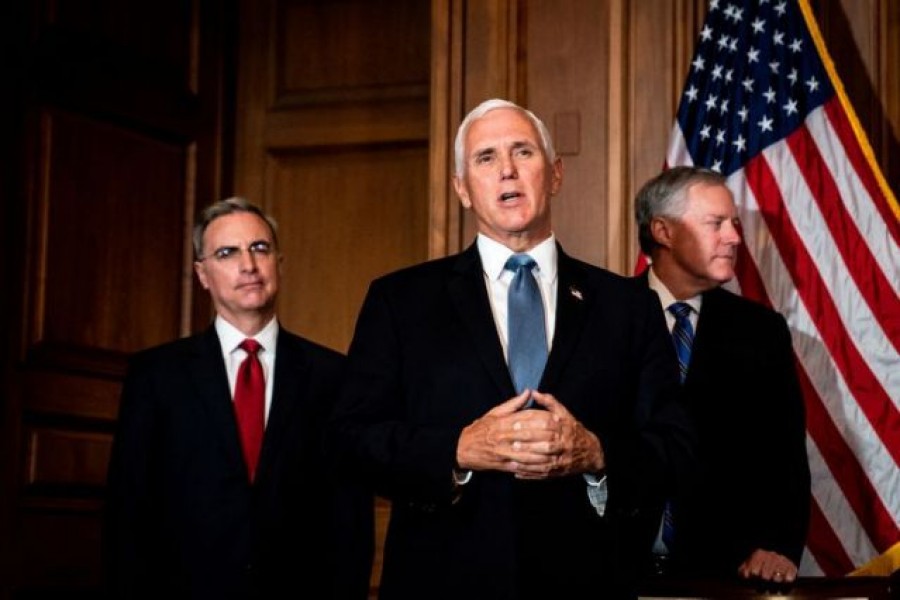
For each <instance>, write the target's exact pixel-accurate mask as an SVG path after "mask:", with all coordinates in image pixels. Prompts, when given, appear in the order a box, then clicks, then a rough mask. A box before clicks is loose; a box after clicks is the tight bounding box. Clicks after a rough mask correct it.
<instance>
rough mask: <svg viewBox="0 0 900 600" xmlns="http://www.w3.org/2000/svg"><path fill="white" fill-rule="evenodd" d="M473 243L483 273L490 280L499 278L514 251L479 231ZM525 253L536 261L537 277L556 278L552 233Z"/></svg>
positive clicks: (554, 240)
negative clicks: (478, 255)
mask: <svg viewBox="0 0 900 600" xmlns="http://www.w3.org/2000/svg"><path fill="white" fill-rule="evenodd" d="M475 243H476V244H477V246H478V253H479V254H480V255H481V265H482V267H483V268H484V273H485V275H487V277H488V279H490V280H492V281H493V280H496V279H499V278H500V276H501V275H503V270H504V266H505V265H506V261H507V260H508V259H509V257H510V256H512V255H513V254H515V253H514V252H513V251H512V250H510V249H509V248H507V247H506V246H504V245H503V244H501V243H500V242H498V241H496V240H492V239H491V238H489V237H488V236H486V235H483V234H481V233H479V234H478V236H477V237H476V239H475ZM526 254H528V255H529V256H531V258H533V259H534V262H536V263H537V266H538V270H537V273H538V276H539V277H541V278H542V279H545V280H547V281H550V282H552V281H555V280H556V271H557V255H558V252H557V248H556V237H555V236H554V235H553V234H550V237H548V238H547V239H546V240H544V241H543V242H541V243H540V244H538V245H537V246H535V247H534V248H532V249H531V250H529V251H528V252H527V253H526Z"/></svg>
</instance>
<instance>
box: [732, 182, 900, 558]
mask: <svg viewBox="0 0 900 600" xmlns="http://www.w3.org/2000/svg"><path fill="white" fill-rule="evenodd" d="M748 166H749V165H748ZM772 184H773V185H774V182H772ZM736 275H737V277H738V281H739V282H740V284H741V293H742V295H743V296H746V297H748V298H752V299H753V300H756V301H757V302H760V303H762V304H764V305H766V306H768V307H769V308H771V307H772V302H771V300H770V299H769V296H768V293H767V292H766V289H765V286H764V285H763V281H762V278H761V277H760V275H759V270H758V269H757V268H756V265H755V263H754V262H753V260H752V258H751V256H750V253H749V252H748V251H747V249H746V246H745V245H744V244H741V245H740V246H739V247H738V261H737V268H736ZM796 366H797V369H796V370H797V377H798V379H799V381H800V387H801V389H802V391H803V398H804V401H805V405H806V429H807V431H808V432H809V435H810V436H811V437H812V438H813V440H814V441H815V443H816V446H817V447H818V448H819V452H820V454H821V455H822V458H823V460H824V461H825V464H826V466H827V467H828V469H829V470H830V471H831V473H832V474H833V475H834V476H835V479H836V483H837V484H838V487H840V488H841V490H842V491H843V493H844V496H845V497H846V498H847V502H848V503H849V504H850V506H851V507H852V508H853V512H854V513H856V515H857V517H858V519H859V521H860V523H861V524H862V526H863V528H864V529H865V530H866V532H867V533H868V535H869V537H870V539H872V541H873V543H874V544H876V546H877V547H878V548H879V549H880V550H882V551H883V550H885V549H887V548H888V547H889V546H890V545H891V544H893V543H894V542H895V541H896V540H897V539H898V538H900V530H898V528H897V525H896V523H895V522H894V519H893V518H892V517H891V514H890V511H888V509H887V507H886V506H885V505H884V503H883V502H882V501H881V498H880V497H879V495H878V493H877V491H876V490H875V488H874V486H873V485H872V482H871V480H870V479H869V477H868V476H867V475H866V473H865V472H864V471H863V469H862V468H861V467H860V464H859V462H858V461H857V459H856V457H855V456H854V454H853V451H852V450H851V449H850V447H849V446H848V445H847V442H846V440H845V439H844V438H843V436H842V435H841V433H840V431H839V430H838V429H837V427H836V426H835V424H834V422H833V421H832V420H831V417H830V415H829V414H828V411H827V410H826V408H825V405H824V403H823V402H822V398H821V397H820V396H819V394H818V392H817V391H816V388H815V387H814V386H813V384H812V381H811V380H810V379H809V376H808V374H807V372H806V369H805V368H803V365H802V364H800V362H799V360H798V361H797V365H796ZM812 532H813V529H812V528H810V544H811V545H812V540H813V539H814V537H813V536H812ZM810 551H812V547H811V548H810ZM842 551H843V550H842ZM817 562H820V565H821V561H819V560H818V559H817ZM847 564H848V565H851V567H850V568H847V569H844V570H843V571H840V572H833V573H829V574H830V575H840V574H844V573H847V572H848V571H850V570H851V569H852V564H853V563H852V561H851V560H849V558H848V559H847Z"/></svg>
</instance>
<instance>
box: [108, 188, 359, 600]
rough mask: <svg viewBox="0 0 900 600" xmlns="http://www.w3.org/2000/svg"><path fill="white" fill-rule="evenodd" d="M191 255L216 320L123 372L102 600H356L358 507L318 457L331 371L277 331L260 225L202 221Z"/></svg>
mask: <svg viewBox="0 0 900 600" xmlns="http://www.w3.org/2000/svg"><path fill="white" fill-rule="evenodd" d="M194 250H195V253H196V261H195V263H194V266H195V271H196V273H197V276H198V278H199V280H200V283H201V284H202V286H203V287H204V288H205V289H206V290H208V291H209V293H210V296H211V299H212V302H213V305H214V307H215V309H216V319H215V323H214V324H213V325H212V326H211V327H210V328H209V329H208V330H206V331H205V332H203V333H201V334H199V335H195V336H193V337H189V338H185V339H181V340H178V341H175V342H172V343H169V344H166V345H163V346H160V347H157V348H153V349H150V350H146V351H143V352H141V353H139V354H137V355H136V356H135V357H134V358H133V361H132V363H131V364H130V366H129V370H128V374H127V377H126V380H125V384H124V387H123V392H122V402H121V408H120V413H119V422H118V430H117V432H116V436H115V442H114V445H113V453H112V460H111V463H110V469H109V497H108V506H107V522H106V525H107V527H106V550H107V554H108V560H109V568H110V572H109V575H110V579H109V581H110V586H111V590H110V591H111V594H112V596H113V597H122V598H216V599H220V598H241V599H245V598H273V597H280V596H282V595H286V594H290V595H293V596H302V595H303V591H304V590H312V591H315V593H320V594H322V595H323V596H324V597H329V598H365V597H367V594H368V583H369V573H370V569H371V558H372V550H373V535H374V534H373V495H372V494H371V493H370V492H367V491H366V489H365V488H362V487H358V486H357V484H356V479H355V478H354V477H349V476H347V475H342V474H337V473H336V471H335V470H334V469H333V468H331V465H329V463H328V462H327V461H326V459H325V454H324V448H323V435H322V430H323V425H324V423H325V421H326V419H327V415H328V413H329V412H330V410H331V409H332V408H333V406H334V401H335V399H336V396H337V390H338V387H339V382H340V379H341V377H342V373H343V369H344V357H343V356H341V355H340V354H338V353H336V352H334V351H332V350H329V349H327V348H324V347H322V346H319V345H316V344H314V343H312V342H310V341H307V340H305V339H303V338H300V337H298V336H296V335H293V334H291V333H289V332H287V331H286V330H284V329H283V328H281V327H280V326H279V324H278V320H277V319H276V317H275V299H276V296H277V293H278V284H279V270H280V261H281V256H280V254H279V252H278V243H277V238H276V227H275V222H274V221H273V220H272V219H271V218H269V217H268V216H266V215H264V214H263V213H262V212H261V211H260V210H259V209H258V208H257V207H256V206H253V205H251V204H249V203H247V202H246V201H245V200H243V199H240V198H230V199H228V200H223V201H221V202H218V203H216V204H213V205H212V206H210V207H209V208H207V209H206V211H204V213H203V214H202V216H201V219H200V221H199V223H198V224H197V226H196V228H195V231H194ZM245 339H250V340H254V341H255V342H256V343H257V344H259V345H261V348H259V349H258V350H257V349H256V348H255V346H254V347H251V346H247V349H246V350H245V349H243V348H242V347H241V344H242V342H244V340H245ZM251 344H252V342H251ZM254 350H257V351H256V352H255V354H256V357H257V358H258V362H256V361H252V360H251V356H250V355H251V354H252V353H253V351H254ZM245 361H246V362H245ZM245 364H246V365H247V366H246V367H245V366H244V365H245ZM259 367H261V369H259ZM253 369H255V370H256V375H254V374H252V373H251V372H252V370H253ZM254 378H255V384H250V383H249V382H250V381H251V380H254ZM248 385H249V387H246V386H248ZM245 389H247V390H248V391H246V392H245V391H244V390H245ZM233 396H234V401H233V400H232V397H233ZM254 398H255V399H254ZM245 407H248V408H245ZM245 415H249V416H248V417H245ZM301 557H303V558H302V559H301ZM311 593H312V592H311ZM317 597H319V596H317Z"/></svg>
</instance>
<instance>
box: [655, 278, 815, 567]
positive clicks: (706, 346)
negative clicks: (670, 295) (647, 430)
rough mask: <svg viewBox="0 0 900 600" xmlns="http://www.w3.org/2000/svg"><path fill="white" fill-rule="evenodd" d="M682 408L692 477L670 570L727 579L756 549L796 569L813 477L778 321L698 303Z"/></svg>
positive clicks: (738, 301) (681, 503) (750, 306)
mask: <svg viewBox="0 0 900 600" xmlns="http://www.w3.org/2000/svg"><path fill="white" fill-rule="evenodd" d="M643 280H644V281H645V282H646V276H645V277H643ZM683 398H684V402H685V403H686V407H687V409H688V411H689V413H690V415H691V416H692V418H693V421H694V425H695V428H696V431H697V435H698V439H699V445H698V449H697V454H698V462H697V465H698V471H697V472H696V476H695V478H693V479H692V480H689V481H688V482H687V484H686V486H685V490H684V492H683V493H684V494H685V495H684V496H683V497H682V498H680V499H679V500H678V501H677V502H676V510H675V515H674V518H675V527H676V539H675V542H674V546H675V547H674V548H673V559H674V560H675V564H676V569H677V570H678V571H680V572H685V573H690V574H702V575H713V576H722V577H734V576H736V574H737V568H738V566H739V565H740V564H741V563H742V562H743V561H744V560H745V559H747V558H748V557H749V556H750V554H751V553H752V551H753V550H755V549H756V548H763V549H765V550H773V551H775V552H779V553H781V554H783V555H785V556H787V557H788V558H790V559H791V560H793V561H794V562H795V563H797V564H799V560H800V554H801V552H802V551H803V545H804V542H805V540H806V532H807V527H808V522H809V508H810V475H809V463H808V461H807V456H806V429H805V416H804V406H803V397H802V395H801V392H800V386H799V383H798V380H797V372H796V370H795V364H794V356H793V351H792V348H791V336H790V332H789V331H788V327H787V323H786V322H785V320H784V317H782V316H781V315H780V314H779V313H777V312H775V311H773V310H770V309H768V308H766V307H765V306H763V305H762V304H759V303H756V302H753V301H750V300H747V299H746V298H742V297H740V296H737V295H735V294H732V293H731V292H729V291H727V290H724V289H721V288H717V289H713V290H711V291H709V292H706V293H704V294H703V304H702V306H701V308H700V317H699V320H698V322H697V329H696V335H695V337H694V344H693V348H692V352H691V362H690V365H689V367H688V372H687V377H686V379H685V382H684V390H683Z"/></svg>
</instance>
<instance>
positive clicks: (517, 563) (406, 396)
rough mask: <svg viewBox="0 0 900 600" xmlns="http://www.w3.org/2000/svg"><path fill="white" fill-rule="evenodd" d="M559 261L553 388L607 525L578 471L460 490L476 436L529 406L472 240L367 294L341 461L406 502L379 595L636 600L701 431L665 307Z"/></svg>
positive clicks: (488, 477) (338, 427)
mask: <svg viewBox="0 0 900 600" xmlns="http://www.w3.org/2000/svg"><path fill="white" fill-rule="evenodd" d="M558 263H559V265H558V294H557V309H556V327H555V334H554V338H553V340H552V345H551V349H550V353H549V357H548V361H547V365H546V368H545V371H544V374H543V378H542V381H541V384H540V386H539V390H540V391H544V392H550V393H552V394H553V395H554V396H555V397H556V398H557V399H558V400H559V401H560V402H561V403H563V404H564V405H565V406H566V408H567V409H568V410H569V411H571V412H572V414H573V415H574V416H575V418H576V419H578V420H579V421H580V422H581V423H582V424H583V425H584V426H585V427H587V428H588V429H589V430H591V431H593V432H594V433H595V434H596V435H597V437H598V438H599V439H600V441H601V443H602V445H603V448H604V451H605V456H606V463H607V474H608V480H607V481H608V486H609V487H608V492H609V501H608V505H607V510H606V514H605V515H604V516H603V517H601V516H599V515H598V514H597V512H596V511H595V510H594V508H593V507H592V506H591V504H590V502H589V501H588V497H587V486H586V484H585V480H584V478H583V477H582V475H581V474H577V475H572V476H567V477H561V478H554V479H550V480H547V481H522V480H516V479H515V478H514V477H513V476H512V475H510V474H508V473H503V472H496V471H494V472H489V471H484V472H475V473H474V474H473V476H472V478H471V480H470V481H469V482H468V483H467V484H466V485H464V486H462V487H459V488H457V487H455V486H454V484H453V481H452V477H451V473H452V471H453V469H454V465H455V458H456V447H457V441H458V440H459V437H460V434H461V432H462V430H463V428H464V427H466V426H467V425H469V424H470V423H472V422H473V421H475V420H476V419H478V418H479V417H481V416H482V415H484V414H485V413H486V412H488V411H489V410H490V409H491V408H493V407H495V406H496V405H498V404H500V403H502V402H504V401H505V400H508V399H509V398H511V397H512V396H514V395H515V392H514V388H513V384H512V382H511V379H510V375H509V372H508V369H507V365H506V363H505V359H504V355H503V349H502V345H501V342H500V339H499V336H498V333H497V327H496V325H495V323H494V317H493V314H492V311H491V307H490V302H489V298H488V293H487V289H486V285H485V280H484V275H483V268H482V264H481V260H480V256H479V253H478V250H477V247H476V246H475V245H474V244H473V245H472V246H471V247H469V248H468V249H467V250H465V251H464V252H463V253H461V254H459V255H455V256H450V257H447V258H443V259H439V260H436V261H431V262H428V263H424V264H421V265H418V266H415V267H411V268H408V269H405V270H401V271H399V272H395V273H393V274H390V275H387V276H385V277H382V278H380V279H378V280H376V281H374V282H373V283H372V284H371V286H370V288H369V291H368V294H367V296H366V299H365V302H364V304H363V307H362V310H361V311H360V315H359V318H358V321H357V326H356V331H355V334H354V338H353V341H352V343H351V347H350V350H349V353H348V375H347V382H346V385H345V387H344V392H343V393H342V398H341V402H340V403H339V406H338V411H337V414H336V419H335V421H334V432H335V442H334V443H335V445H336V446H337V447H339V448H340V449H341V451H342V452H343V456H344V459H345V460H348V461H349V462H350V464H352V465H353V467H352V468H353V469H355V470H356V471H357V472H359V473H360V474H365V475H367V476H368V477H370V478H371V480H372V482H373V485H374V486H376V489H377V490H378V492H379V493H380V494H382V495H384V496H386V497H387V498H389V499H390V500H391V517H390V524H389V527H388V532H387V541H386V545H385V549H384V565H383V573H382V579H381V598H385V599H387V598H424V597H428V598H461V597H465V598H492V599H497V598H529V597H540V596H542V595H543V596H544V597H559V598H563V597H575V596H573V595H572V594H576V593H581V592H588V593H591V592H597V591H599V590H606V592H607V593H612V594H613V596H610V597H617V598H622V597H627V596H625V595H624V594H625V593H626V592H625V591H623V590H627V589H628V585H629V581H630V573H631V571H632V570H633V569H632V567H633V565H634V564H635V563H636V559H634V556H635V552H639V551H641V550H644V549H645V548H646V547H649V544H650V543H651V542H652V536H653V533H655V527H656V526H657V525H658V523H659V521H658V519H659V508H660V506H661V500H660V497H661V496H660V491H661V488H662V487H664V486H665V485H666V482H668V481H670V480H671V477H672V473H673V472H674V471H675V470H676V469H677V468H680V467H679V465H680V464H683V461H689V460H690V452H691V443H692V441H691V433H690V431H689V428H688V426H687V425H686V420H685V418H684V415H683V413H681V412H680V409H679V407H678V405H677V403H676V402H675V401H674V399H673V393H676V392H677V388H678V385H677V371H676V369H675V368H674V367H673V366H672V354H673V352H674V351H673V349H672V346H671V343H670V342H669V340H668V338H667V337H666V336H665V332H664V331H663V329H664V324H663V323H662V315H661V313H660V312H659V306H658V304H659V303H658V300H657V299H656V297H655V296H654V295H653V294H648V293H647V290H646V289H640V288H638V287H637V286H633V285H631V284H629V282H628V280H627V279H624V278H621V277H619V276H616V275H613V274H612V273H609V272H607V271H604V270H602V269H599V268H597V267H594V266H591V265H588V264H586V263H583V262H580V261H577V260H575V259H573V258H571V257H569V256H567V255H566V254H565V253H564V252H563V251H562V249H561V248H560V249H559V261H558ZM546 594H550V595H549V596H546ZM615 594H622V595H615Z"/></svg>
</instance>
